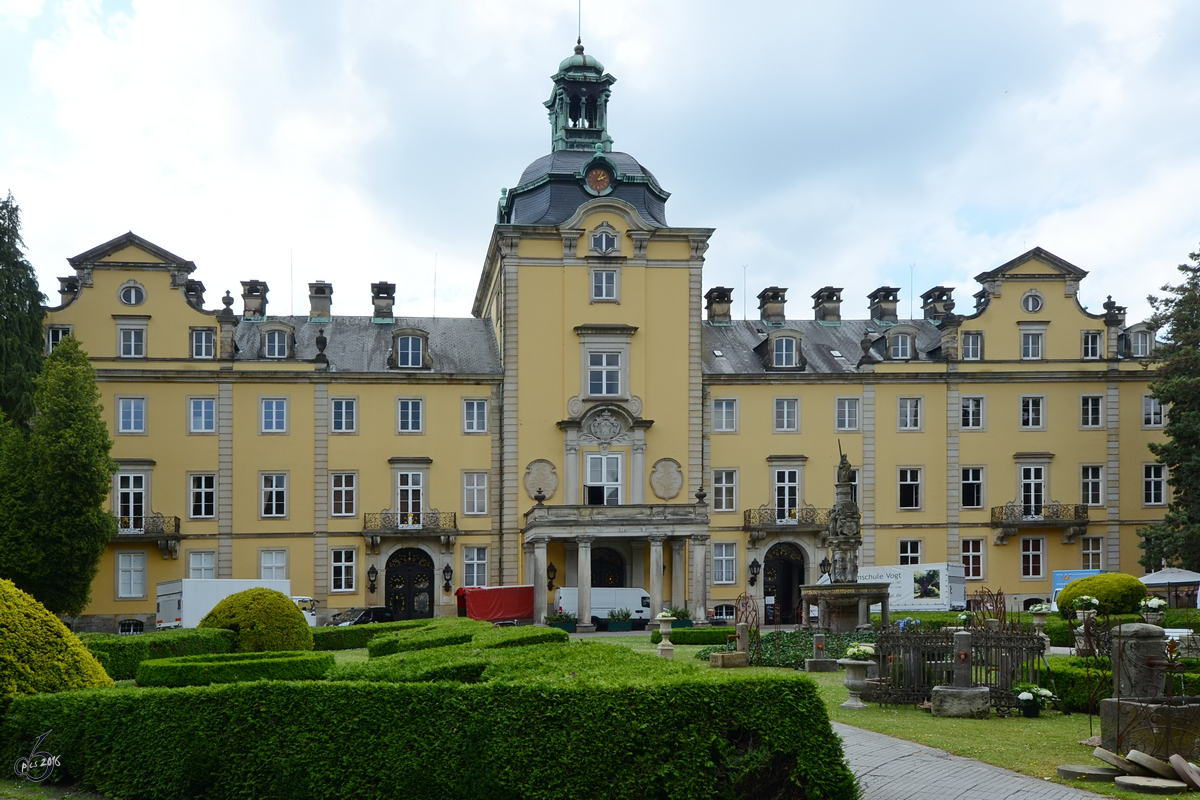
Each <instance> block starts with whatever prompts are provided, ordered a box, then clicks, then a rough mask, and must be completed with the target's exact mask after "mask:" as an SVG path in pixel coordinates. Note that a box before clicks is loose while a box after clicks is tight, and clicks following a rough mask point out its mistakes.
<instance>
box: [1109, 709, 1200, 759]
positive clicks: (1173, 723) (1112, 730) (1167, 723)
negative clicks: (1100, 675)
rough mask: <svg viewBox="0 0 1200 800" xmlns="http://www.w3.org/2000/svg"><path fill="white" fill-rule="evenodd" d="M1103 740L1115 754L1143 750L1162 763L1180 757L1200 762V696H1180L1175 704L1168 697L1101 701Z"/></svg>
mask: <svg viewBox="0 0 1200 800" xmlns="http://www.w3.org/2000/svg"><path fill="white" fill-rule="evenodd" d="M1168 731H1169V733H1168ZM1100 738H1101V740H1102V742H1103V744H1104V749H1105V750H1111V751H1113V752H1114V753H1124V752H1126V751H1128V750H1140V751H1141V752H1143V753H1146V754H1148V755H1151V756H1154V757H1155V758H1157V759H1159V760H1163V759H1166V758H1168V757H1170V756H1171V755H1173V754H1179V755H1181V756H1183V757H1184V758H1186V759H1187V760H1188V761H1194V762H1200V697H1177V698H1175V699H1174V702H1173V703H1172V704H1171V705H1167V704H1166V698H1161V699H1160V700H1159V702H1154V701H1137V700H1116V699H1113V698H1108V699H1106V700H1101V701H1100Z"/></svg>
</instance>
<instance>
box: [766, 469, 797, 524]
mask: <svg viewBox="0 0 1200 800" xmlns="http://www.w3.org/2000/svg"><path fill="white" fill-rule="evenodd" d="M793 473H794V474H793ZM771 495H772V497H773V498H774V504H775V522H776V523H778V524H780V525H795V524H797V522H798V520H797V516H798V512H799V510H800V506H802V505H803V504H804V470H803V469H802V468H801V467H800V466H798V465H790V464H779V465H772V466H771Z"/></svg>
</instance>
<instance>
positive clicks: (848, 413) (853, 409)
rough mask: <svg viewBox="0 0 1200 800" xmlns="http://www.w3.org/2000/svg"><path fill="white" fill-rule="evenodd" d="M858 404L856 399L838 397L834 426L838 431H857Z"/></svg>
mask: <svg viewBox="0 0 1200 800" xmlns="http://www.w3.org/2000/svg"><path fill="white" fill-rule="evenodd" d="M858 402H859V399H858V398H857V397H839V398H838V399H837V404H836V406H835V408H836V421H835V424H836V427H837V429H838V430H839V431H856V430H858Z"/></svg>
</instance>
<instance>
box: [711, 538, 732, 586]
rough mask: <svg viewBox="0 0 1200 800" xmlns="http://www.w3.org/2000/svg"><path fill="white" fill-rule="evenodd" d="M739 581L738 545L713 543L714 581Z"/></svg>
mask: <svg viewBox="0 0 1200 800" xmlns="http://www.w3.org/2000/svg"><path fill="white" fill-rule="evenodd" d="M735 581H737V545H736V544H714V545H713V583H734V582H735Z"/></svg>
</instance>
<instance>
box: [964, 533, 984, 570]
mask: <svg viewBox="0 0 1200 800" xmlns="http://www.w3.org/2000/svg"><path fill="white" fill-rule="evenodd" d="M961 545H962V563H963V573H964V575H965V577H966V578H967V580H983V539H963V540H962V542H961Z"/></svg>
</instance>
